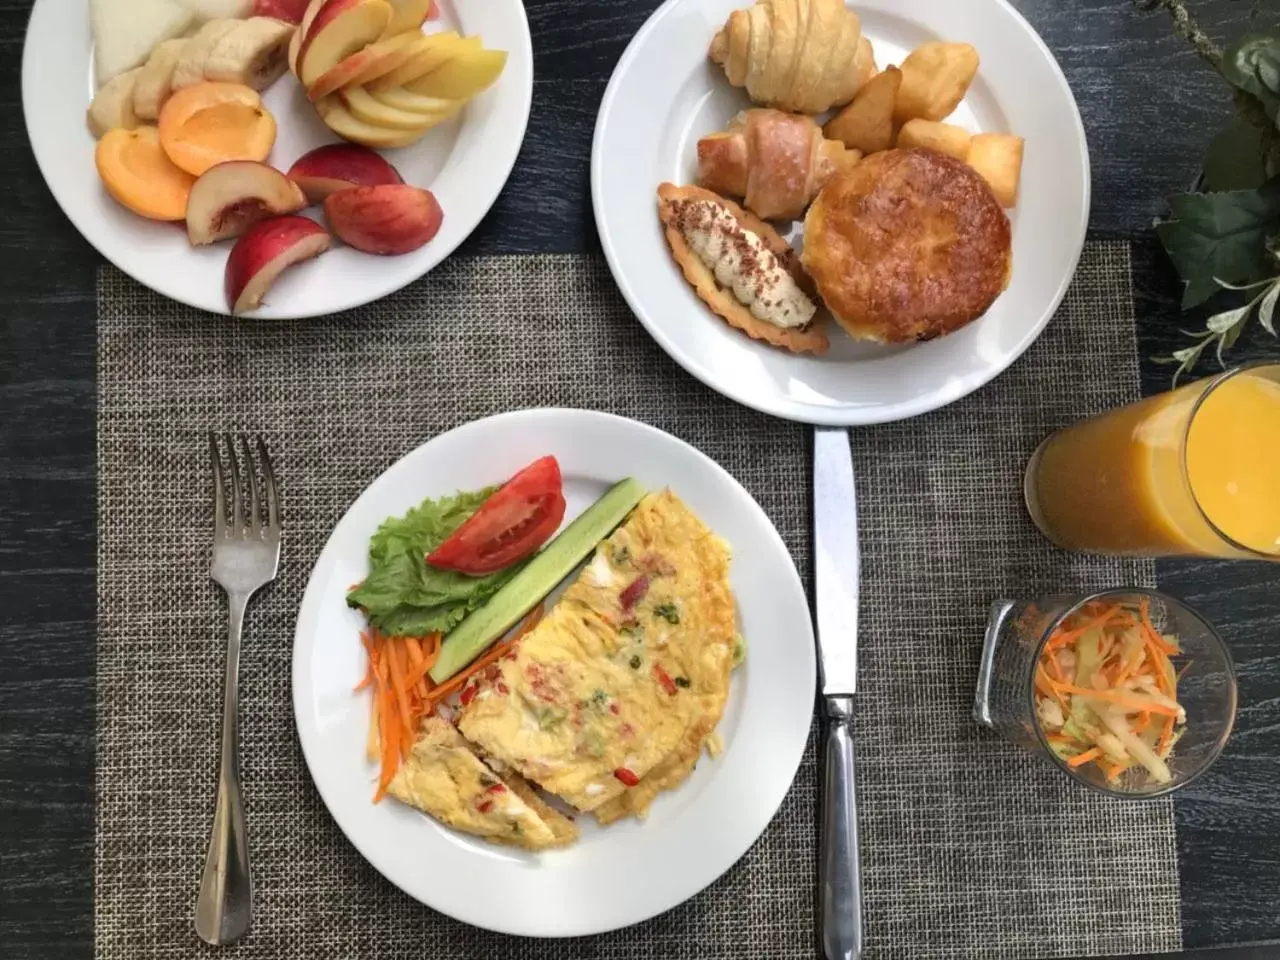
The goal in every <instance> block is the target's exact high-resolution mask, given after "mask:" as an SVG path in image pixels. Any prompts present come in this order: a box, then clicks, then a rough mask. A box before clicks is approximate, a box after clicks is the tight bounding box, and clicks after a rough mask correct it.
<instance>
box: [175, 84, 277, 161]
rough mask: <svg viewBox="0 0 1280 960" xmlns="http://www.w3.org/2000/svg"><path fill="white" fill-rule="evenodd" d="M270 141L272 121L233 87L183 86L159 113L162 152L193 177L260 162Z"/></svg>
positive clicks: (258, 101) (247, 92)
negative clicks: (218, 168) (239, 162)
mask: <svg viewBox="0 0 1280 960" xmlns="http://www.w3.org/2000/svg"><path fill="white" fill-rule="evenodd" d="M275 142H276V121H275V117H273V116H272V115H271V113H270V111H269V110H267V108H266V107H264V106H263V105H262V98H261V97H259V96H258V94H257V91H255V90H251V89H250V88H249V87H246V86H242V85H241V84H238V83H213V82H206V83H198V84H196V85H195V86H194V87H184V88H183V89H181V90H179V91H178V92H177V93H175V94H174V95H173V96H172V97H170V98H169V99H168V101H167V102H166V103H165V105H164V106H163V107H162V108H161V110H160V144H161V146H163V147H164V152H165V153H167V154H168V155H169V159H170V160H172V161H173V162H174V163H176V164H177V165H178V166H179V167H181V168H182V169H183V170H186V171H187V172H188V173H192V174H195V175H196V176H200V174H202V173H204V172H205V171H206V170H208V169H210V168H211V167H213V166H215V165H217V164H219V163H224V162H226V161H227V160H265V159H266V158H267V154H269V153H270V152H271V147H272V146H273V145H274V144H275Z"/></svg>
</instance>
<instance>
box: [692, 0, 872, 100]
mask: <svg viewBox="0 0 1280 960" xmlns="http://www.w3.org/2000/svg"><path fill="white" fill-rule="evenodd" d="M859 47H862V53H861V55H859ZM708 56H710V58H711V59H712V60H713V61H715V62H716V63H718V64H720V65H721V66H723V67H724V72H725V75H726V76H727V77H728V78H729V82H730V83H731V84H733V85H734V86H735V87H746V89H747V95H748V96H750V97H751V99H752V100H754V101H755V102H756V103H761V104H765V105H766V106H771V107H778V108H780V109H782V110H790V111H793V112H795V113H821V112H822V111H824V110H829V109H830V108H831V107H834V106H838V105H839V104H842V103H848V102H849V101H850V100H852V99H853V95H854V94H855V93H857V92H858V87H859V86H861V85H862V84H863V83H865V82H866V80H867V79H868V75H869V73H870V69H871V64H872V58H871V44H870V43H869V42H866V41H864V38H863V36H862V24H861V22H860V21H859V20H858V15H857V14H856V13H854V12H853V11H852V10H850V9H849V8H848V7H846V6H845V5H844V0H756V4H755V6H753V7H750V8H749V9H746V10H735V11H734V12H733V13H731V14H729V19H728V20H727V21H726V22H725V25H724V27H723V28H721V30H720V32H719V33H717V34H716V35H715V37H714V38H713V39H712V41H711V49H710V50H709V51H708ZM855 61H857V62H856V63H855Z"/></svg>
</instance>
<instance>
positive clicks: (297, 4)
mask: <svg viewBox="0 0 1280 960" xmlns="http://www.w3.org/2000/svg"><path fill="white" fill-rule="evenodd" d="M306 8H307V0H254V3H253V15H254V16H255V17H274V18H275V19H276V20H283V21H284V22H285V23H301V22H302V19H303V17H304V13H303V11H304V10H306Z"/></svg>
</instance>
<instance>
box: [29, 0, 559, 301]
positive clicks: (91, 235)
mask: <svg viewBox="0 0 1280 960" xmlns="http://www.w3.org/2000/svg"><path fill="white" fill-rule="evenodd" d="M53 2H54V0H35V2H34V3H33V4H32V7H31V14H30V16H28V18H27V26H26V29H25V31H24V33H23V40H22V65H21V68H20V76H21V84H20V85H21V88H22V89H21V100H22V118H23V129H24V130H25V131H26V134H27V142H28V144H29V146H30V148H31V153H32V155H33V156H34V157H35V161H36V167H37V169H39V171H40V177H41V179H42V180H43V181H44V184H45V187H46V188H47V189H48V191H49V193H50V194H52V196H53V199H54V202H55V203H57V205H58V208H59V209H60V210H61V211H62V213H63V215H64V216H65V217H66V218H67V219H68V220H69V221H70V222H71V225H72V226H73V227H75V229H76V232H77V233H79V234H80V236H81V238H82V239H83V240H84V241H85V242H86V243H88V244H89V246H91V247H93V249H94V250H96V251H97V252H98V254H99V255H100V256H102V257H103V258H105V259H106V260H107V261H108V262H109V263H111V264H112V265H113V266H114V267H115V268H116V269H118V270H120V271H121V272H122V273H124V274H126V275H127V276H129V277H131V278H132V279H133V280H135V281H136V282H138V283H140V284H142V285H143V286H144V287H146V288H147V289H148V290H151V291H153V292H154V293H157V294H159V295H160V296H162V297H165V298H166V299H169V300H173V301H175V302H177V303H181V304H183V305H184V306H187V307H191V308H192V309H195V310H200V311H202V312H205V313H210V314H213V315H215V316H226V317H231V316H233V314H232V313H231V311H230V309H229V308H227V307H226V305H225V304H222V303H221V302H219V304H218V306H217V308H215V309H211V308H210V307H208V306H206V305H204V304H202V303H196V302H194V301H193V299H192V298H190V297H188V296H185V295H183V287H182V285H181V284H173V285H171V286H170V288H168V289H163V290H162V289H160V288H159V287H157V286H153V285H152V284H151V283H150V282H148V281H147V280H146V279H144V278H142V277H140V276H139V275H138V272H135V271H134V270H132V269H130V268H129V267H127V266H125V264H124V262H123V260H124V258H123V257H122V256H120V254H119V253H118V252H115V251H113V250H112V247H113V244H112V243H110V242H107V240H108V238H106V237H100V236H97V233H98V231H97V229H96V228H95V227H93V225H92V223H91V222H90V221H91V220H92V217H90V216H89V214H88V212H87V211H85V210H83V209H81V208H78V207H77V206H76V205H75V204H71V203H68V202H67V198H66V195H65V193H64V192H63V191H61V190H60V189H59V187H58V186H57V183H56V182H57V180H58V178H57V177H56V176H52V175H51V173H50V171H51V169H53V165H52V163H51V162H46V158H45V155H44V154H43V152H42V150H41V148H40V147H39V146H38V145H37V143H38V141H37V138H36V136H35V135H34V129H35V124H34V123H33V116H37V115H38V113H39V111H38V109H37V108H38V102H37V100H36V93H35V87H36V84H35V82H34V80H33V79H32V78H33V76H34V73H35V68H34V66H32V64H33V63H34V59H33V56H34V55H33V52H32V37H33V33H32V26H33V25H34V24H35V23H36V18H37V17H38V16H40V11H41V8H42V7H50V8H52V4H53ZM82 2H83V6H84V9H83V11H82V12H83V14H84V16H85V18H86V19H87V18H88V17H89V10H88V2H89V0H82ZM510 3H511V6H512V7H514V8H515V12H516V14H517V15H516V16H515V17H514V18H513V20H514V25H515V27H516V28H517V32H518V33H519V39H520V41H521V43H520V47H521V56H522V58H523V61H524V62H525V63H527V64H528V70H527V71H526V72H525V76H526V78H527V82H525V83H524V84H523V85H522V87H521V89H520V90H519V91H513V93H512V96H517V97H519V98H520V100H521V101H522V103H521V105H520V117H521V119H520V123H519V129H518V130H513V133H512V135H511V136H508V137H504V138H503V140H502V141H501V142H502V143H504V144H507V145H508V146H507V148H506V149H505V150H504V154H503V158H502V160H501V161H500V162H499V163H498V164H496V165H495V170H496V171H500V176H495V177H494V178H493V179H492V181H490V182H491V184H492V188H491V190H492V195H491V196H489V197H488V198H487V199H485V201H484V202H482V203H480V204H478V205H477V206H476V207H475V208H474V210H473V218H474V222H471V223H467V222H466V220H464V221H463V223H464V224H466V225H465V226H464V228H463V229H462V230H460V231H459V232H458V234H457V236H456V238H455V239H454V241H453V242H452V244H450V243H448V242H446V243H444V244H442V245H440V246H439V247H436V248H433V250H432V251H431V256H429V257H428V258H427V259H426V260H425V266H424V267H423V269H422V270H421V271H420V272H417V273H413V272H412V271H411V275H410V276H408V277H407V278H406V279H405V280H404V282H403V283H399V284H398V285H395V286H392V287H390V288H388V289H385V290H382V291H381V292H378V293H373V294H370V295H367V296H366V295H364V294H363V293H362V294H359V295H357V296H356V297H355V298H354V299H352V300H350V301H349V302H345V303H344V304H343V305H342V306H340V307H337V308H336V309H327V308H325V307H323V306H316V307H314V308H311V309H302V310H290V309H288V306H287V304H280V305H275V304H272V305H271V306H272V312H271V314H270V316H260V315H257V314H249V315H248V316H246V317H243V318H240V319H247V320H262V321H265V322H273V321H290V320H309V319H313V318H316V317H325V316H331V315H333V314H337V313H343V312H346V311H348V310H355V309H359V308H360V307H366V306H368V305H369V304H371V303H376V302H377V301H379V300H382V299H384V298H386V297H389V296H393V295H394V294H396V293H399V292H400V291H401V290H404V289H405V288H406V287H408V286H410V285H411V284H413V283H416V282H417V281H418V280H421V279H422V278H423V277H425V276H426V275H427V274H429V273H430V272H431V271H433V270H435V269H436V268H437V267H439V266H440V264H441V263H443V262H444V261H445V260H447V259H448V258H449V257H450V256H452V255H453V253H454V252H455V251H456V250H457V249H458V247H460V246H461V245H462V244H463V243H465V242H466V241H467V240H468V239H469V238H470V237H471V235H472V234H473V233H475V231H476V229H477V228H478V227H479V226H480V224H481V223H482V222H483V221H484V219H485V217H487V216H488V215H489V212H490V211H491V210H492V209H493V206H494V204H495V203H497V202H498V198H499V197H500V196H501V195H502V191H503V190H504V189H505V188H506V185H507V182H508V181H509V180H510V179H511V173H512V171H513V170H514V169H515V165H516V162H517V160H518V159H519V157H520V151H521V148H522V147H523V145H524V140H525V137H526V135H527V133H528V129H529V119H530V116H531V113H532V109H533V84H534V76H535V67H536V63H535V60H534V56H533V37H532V34H531V32H530V29H529V17H528V13H527V11H526V10H525V6H524V0H510ZM79 5H80V4H77V6H79ZM90 40H91V41H92V32H91V33H90ZM283 79H284V78H283V77H281V80H283ZM277 82H279V81H277ZM464 115H465V111H464ZM463 122H464V123H465V122H466V121H465V120H464V121H463ZM55 129H56V128H55ZM338 142H340V143H346V142H348V141H346V140H343V139H341V138H339V141H338ZM410 149H412V148H410ZM379 153H380V154H381V151H379ZM91 174H92V171H86V176H88V175H91ZM427 189H430V187H429V186H428V188H427ZM486 192H488V191H486ZM446 215H447V211H446ZM468 219H471V218H468ZM100 241H101V242H100Z"/></svg>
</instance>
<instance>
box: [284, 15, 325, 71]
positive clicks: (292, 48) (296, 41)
mask: <svg viewBox="0 0 1280 960" xmlns="http://www.w3.org/2000/svg"><path fill="white" fill-rule="evenodd" d="M324 4H325V0H311V2H310V3H308V4H307V9H306V12H305V13H303V15H302V24H301V25H300V26H299V27H298V29H297V30H295V31H293V39H292V40H290V41H289V72H290V73H292V74H293V75H294V76H295V77H296V76H297V75H298V53H299V52H300V51H301V50H302V41H303V40H305V39H306V38H307V31H308V30H310V29H311V24H312V21H314V20H315V18H316V14H317V13H319V12H320V8H321V7H323V6H324Z"/></svg>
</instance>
